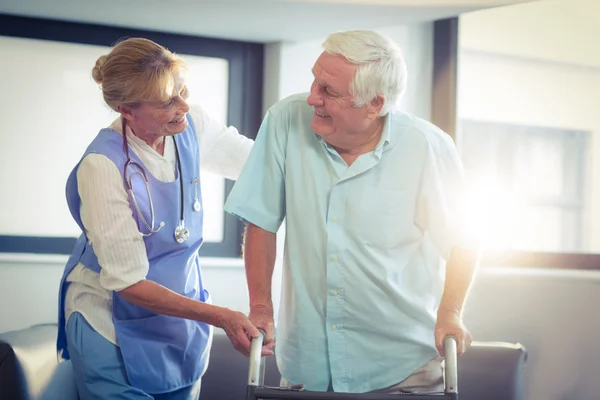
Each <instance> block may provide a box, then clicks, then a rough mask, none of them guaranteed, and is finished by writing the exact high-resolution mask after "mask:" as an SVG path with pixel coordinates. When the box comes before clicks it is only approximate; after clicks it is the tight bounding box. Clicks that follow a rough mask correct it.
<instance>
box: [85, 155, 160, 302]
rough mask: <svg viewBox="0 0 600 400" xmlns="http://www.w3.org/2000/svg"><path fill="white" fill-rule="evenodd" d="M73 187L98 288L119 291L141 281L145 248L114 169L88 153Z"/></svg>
mask: <svg viewBox="0 0 600 400" xmlns="http://www.w3.org/2000/svg"><path fill="white" fill-rule="evenodd" d="M77 184H78V189H79V197H80V198H81V207H80V212H81V220H82V222H83V226H84V228H85V230H86V234H87V237H88V240H90V242H91V244H92V247H93V248H94V252H95V253H96V256H97V257H98V262H99V263H100V266H101V267H102V270H101V271H100V284H101V285H102V287H103V288H105V289H107V290H115V291H120V290H123V289H125V288H127V287H129V286H131V285H134V284H136V283H137V282H139V281H141V280H143V279H145V278H146V275H147V274H148V267H149V262H148V256H147V254H146V246H145V244H144V240H143V237H142V234H141V233H140V232H139V229H138V227H137V223H136V221H135V219H134V218H133V216H132V215H131V207H130V205H129V198H128V196H127V192H126V191H125V188H124V187H123V180H122V178H121V173H120V172H119V170H118V168H117V166H116V165H115V164H114V163H113V162H112V161H111V160H109V159H108V158H107V157H106V156H104V155H102V154H88V155H87V156H86V157H85V158H84V159H83V160H82V161H81V163H80V164H79V168H78V170H77Z"/></svg>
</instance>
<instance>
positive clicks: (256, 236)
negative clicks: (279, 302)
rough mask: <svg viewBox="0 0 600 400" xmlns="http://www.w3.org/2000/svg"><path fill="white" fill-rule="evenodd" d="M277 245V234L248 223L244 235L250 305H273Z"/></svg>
mask: <svg viewBox="0 0 600 400" xmlns="http://www.w3.org/2000/svg"><path fill="white" fill-rule="evenodd" d="M276 246H277V234H276V233H273V232H269V231H266V230H264V229H262V228H259V227H258V226H256V225H253V224H248V225H247V227H246V233H245V237H244V261H245V264H246V279H247V281H248V292H249V295H250V307H253V306H258V305H266V306H269V307H272V306H273V301H272V296H271V282H272V278H273V268H274V266H275V255H276Z"/></svg>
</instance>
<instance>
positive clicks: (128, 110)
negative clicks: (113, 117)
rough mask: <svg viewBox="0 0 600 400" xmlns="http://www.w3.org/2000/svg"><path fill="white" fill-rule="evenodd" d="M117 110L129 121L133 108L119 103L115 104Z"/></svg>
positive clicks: (131, 117)
mask: <svg viewBox="0 0 600 400" xmlns="http://www.w3.org/2000/svg"><path fill="white" fill-rule="evenodd" d="M117 110H118V111H119V112H120V113H121V115H122V116H123V118H125V119H126V120H128V121H131V120H132V119H133V109H132V108H131V107H127V106H125V105H122V104H119V105H118V106H117Z"/></svg>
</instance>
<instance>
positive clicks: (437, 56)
mask: <svg viewBox="0 0 600 400" xmlns="http://www.w3.org/2000/svg"><path fill="white" fill-rule="evenodd" d="M459 25H460V19H459V17H454V18H448V19H443V20H438V21H435V22H434V25H433V26H434V32H433V41H434V42H433V53H434V54H433V77H432V79H433V80H432V82H433V84H432V88H431V90H432V102H431V122H432V123H434V124H435V125H437V126H439V127H440V128H441V129H442V130H444V131H445V132H446V133H447V134H448V135H449V136H450V137H451V138H452V139H453V140H456V128H457V126H456V123H457V99H458V96H457V92H458V88H457V70H458V59H459V58H458V52H459V43H458V37H459ZM480 266H481V267H484V268H485V267H503V268H529V269H562V270H569V269H573V270H600V254H599V253H557V252H535V251H485V252H484V253H483V254H482V257H481V261H480Z"/></svg>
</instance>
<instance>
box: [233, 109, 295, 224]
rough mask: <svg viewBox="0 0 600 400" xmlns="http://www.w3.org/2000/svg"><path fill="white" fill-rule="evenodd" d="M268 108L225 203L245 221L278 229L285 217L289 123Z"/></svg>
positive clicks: (234, 213)
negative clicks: (285, 122) (248, 154)
mask: <svg viewBox="0 0 600 400" xmlns="http://www.w3.org/2000/svg"><path fill="white" fill-rule="evenodd" d="M278 114H279V115H273V113H272V111H271V110H270V111H268V112H267V115H266V116H265V119H264V120H263V122H262V124H261V126H260V129H259V131H258V135H257V137H256V142H255V143H254V146H253V148H252V151H251V153H250V156H249V157H248V161H247V162H246V165H245V166H244V169H243V171H242V173H241V175H240V177H239V178H238V180H237V182H236V183H235V185H234V186H233V189H232V190H231V192H230V194H229V197H228V198H227V201H226V203H225V211H227V212H228V213H230V214H233V215H235V216H236V217H238V218H239V219H241V220H242V221H244V223H247V222H250V223H252V224H254V225H256V226H258V227H260V228H263V229H265V230H267V231H269V232H277V230H278V229H279V226H280V225H281V223H282V221H283V219H284V217H285V152H286V147H287V134H288V132H287V129H288V128H287V125H288V124H284V123H283V122H282V117H281V114H282V113H281V112H279V113H278Z"/></svg>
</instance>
